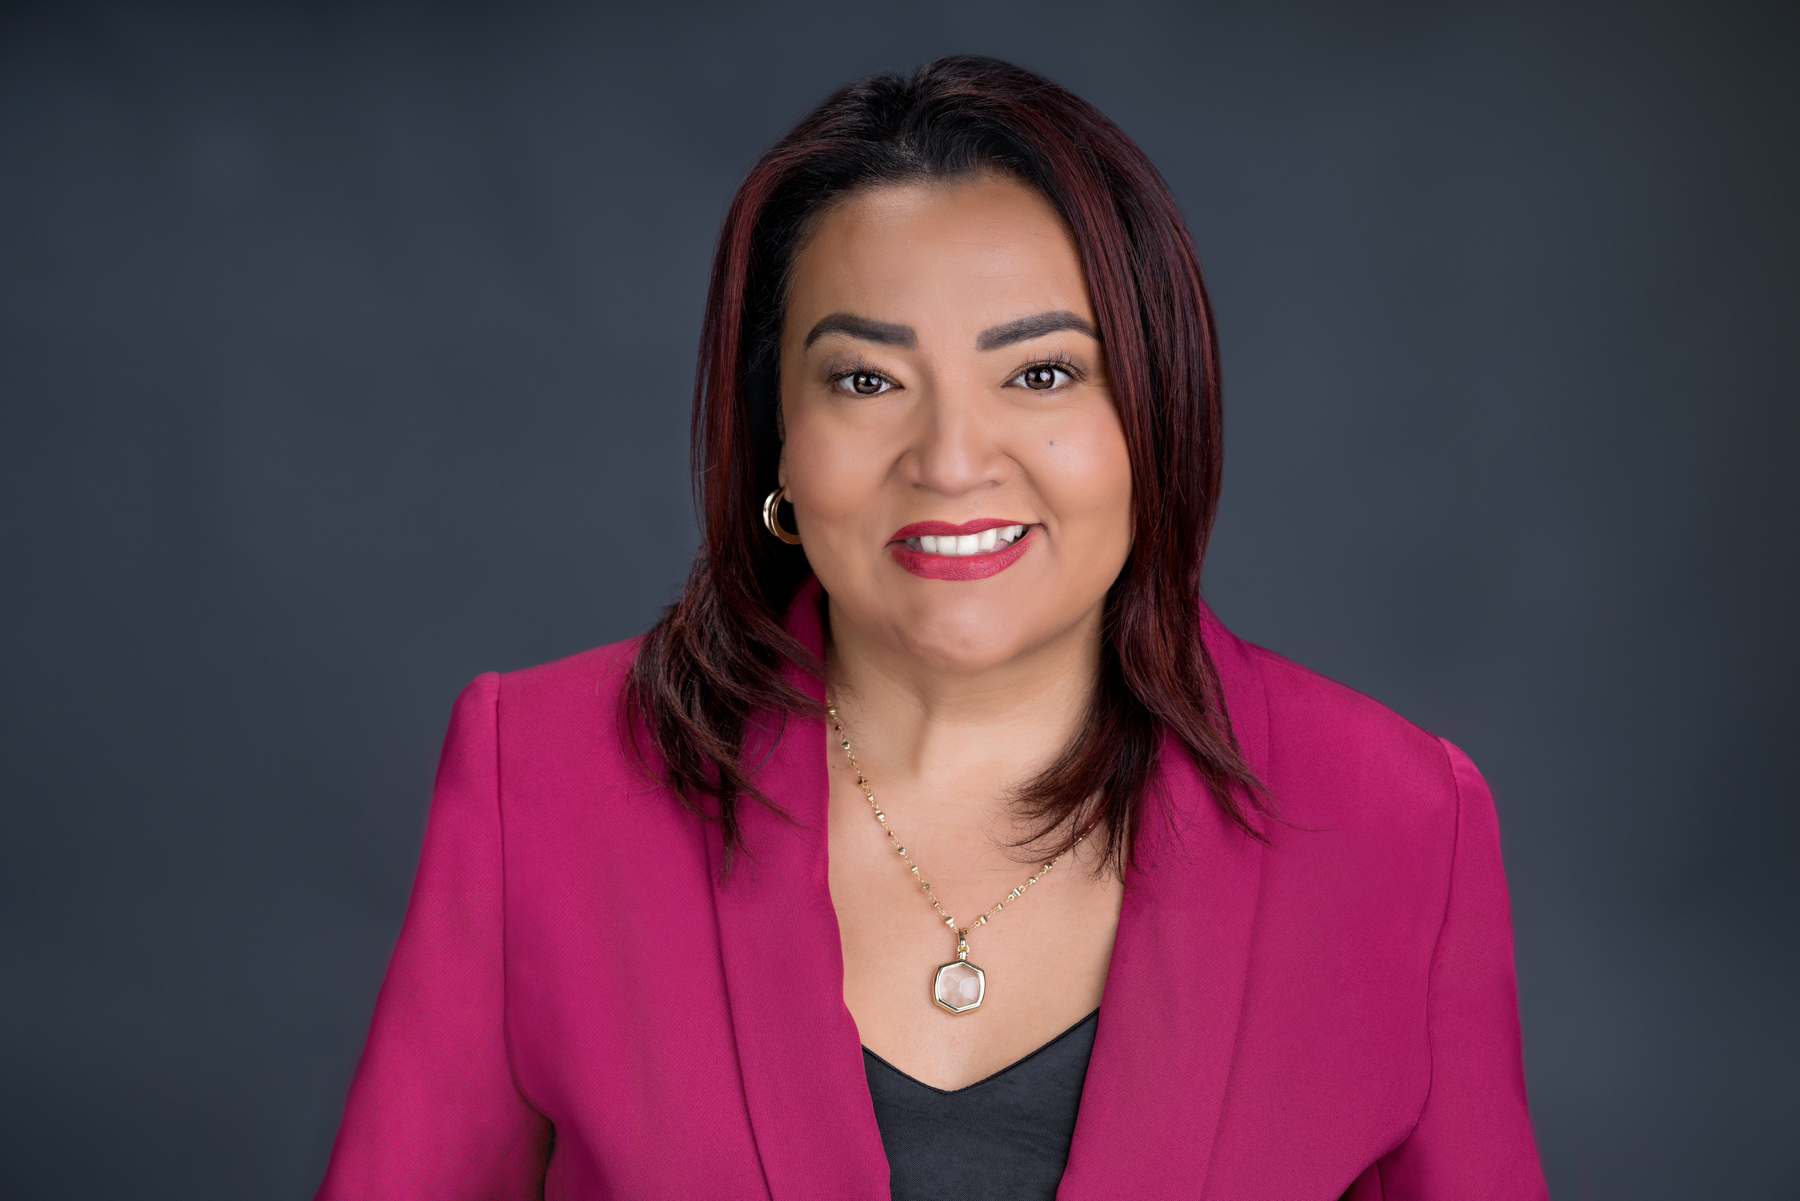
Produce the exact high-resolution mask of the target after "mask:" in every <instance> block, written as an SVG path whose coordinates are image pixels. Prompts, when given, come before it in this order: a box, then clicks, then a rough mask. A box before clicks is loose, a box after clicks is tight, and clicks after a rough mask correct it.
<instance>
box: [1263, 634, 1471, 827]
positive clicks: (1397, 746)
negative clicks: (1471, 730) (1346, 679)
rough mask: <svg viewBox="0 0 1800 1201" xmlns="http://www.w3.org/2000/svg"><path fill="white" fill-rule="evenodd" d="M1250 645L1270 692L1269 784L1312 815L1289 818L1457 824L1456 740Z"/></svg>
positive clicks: (1267, 651) (1385, 823) (1381, 822)
mask: <svg viewBox="0 0 1800 1201" xmlns="http://www.w3.org/2000/svg"><path fill="white" fill-rule="evenodd" d="M1243 646H1244V651H1245V654H1246V656H1247V658H1248V659H1249V660H1250V661H1251V662H1252V663H1254V664H1255V666H1256V668H1257V671H1258V674H1259V675H1260V676H1261V679H1262V685H1263V690H1264V695H1265V697H1266V698H1267V704H1268V713H1269V733H1268V737H1269V774H1270V777H1271V778H1270V779H1269V780H1268V781H1267V783H1269V784H1270V785H1271V786H1272V787H1273V790H1274V791H1275V793H1276V794H1277V796H1278V797H1280V798H1282V799H1283V800H1289V801H1291V802H1292V804H1293V805H1294V806H1295V807H1296V809H1297V810H1301V809H1303V810H1304V811H1305V816H1304V817H1303V816H1301V814H1300V813H1299V812H1297V811H1296V812H1293V813H1290V814H1287V816H1290V817H1294V818H1297V819H1299V820H1301V821H1303V822H1310V821H1313V820H1317V819H1319V818H1326V819H1327V820H1328V821H1329V822H1330V823H1331V824H1336V823H1337V822H1340V821H1345V822H1353V823H1355V822H1360V821H1373V822H1376V823H1378V824H1382V825H1388V824H1389V823H1395V822H1398V823H1399V824H1400V825H1407V824H1412V823H1413V822H1418V821H1421V820H1423V821H1425V822H1426V823H1427V824H1430V825H1437V824H1439V822H1440V821H1449V822H1454V820H1455V812H1456V807H1457V802H1458V780H1457V773H1456V771H1455V763H1454V760H1453V757H1452V755H1453V750H1454V748H1452V747H1451V745H1450V744H1449V743H1448V742H1445V741H1444V740H1443V739H1441V738H1439V737H1437V736H1436V735H1434V734H1432V733H1430V732H1429V731H1427V730H1424V729H1422V728H1420V727H1419V726H1417V725H1415V724H1414V723H1413V722H1411V721H1408V720H1407V719H1406V718H1404V717H1402V716H1400V715H1399V714H1398V713H1395V712H1394V711H1393V710H1392V709H1390V708H1388V707H1387V706H1386V705H1383V704H1382V703H1381V702H1380V701H1377V700H1375V699H1374V698H1373V697H1370V696H1367V695H1365V694H1363V693H1361V692H1358V691H1357V690H1355V689H1354V688H1351V687H1349V686H1347V685H1345V684H1341V683H1339V682H1338V681H1336V680H1333V679H1331V678H1329V677H1327V676H1324V675H1321V674H1320V673H1318V672H1316V671H1313V670H1312V669H1310V668H1307V667H1303V666H1301V665H1300V664H1298V663H1295V662H1294V661H1293V660H1291V659H1288V658H1285V657H1283V656H1281V655H1278V654H1276V653H1275V652H1273V651H1271V650H1268V649H1266V648H1264V647H1260V646H1255V645H1253V644H1250V643H1244V644H1243ZM1454 754H1455V755H1457V756H1460V755H1461V752H1460V751H1454ZM1463 762H1464V763H1467V759H1466V757H1464V758H1463ZM1469 771H1470V772H1471V773H1472V772H1473V765H1469Z"/></svg>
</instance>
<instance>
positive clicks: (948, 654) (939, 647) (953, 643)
mask: <svg viewBox="0 0 1800 1201" xmlns="http://www.w3.org/2000/svg"><path fill="white" fill-rule="evenodd" d="M909 609H910V611H909V612H906V613H901V614H896V615H895V616H894V618H893V623H892V624H893V628H894V630H895V631H896V632H897V634H898V635H899V639H900V643H901V645H902V647H903V648H904V649H905V651H906V652H907V654H909V655H910V656H912V657H913V658H914V659H917V660H918V661H919V662H920V663H921V664H923V665H925V666H926V667H929V668H930V669H932V670H933V671H941V672H948V673H953V674H957V675H964V674H968V675H973V674H976V673H979V672H983V671H988V670H991V669H992V668H995V667H999V666H1001V665H1002V664H1005V663H1007V662H1009V661H1010V660H1013V659H1016V658H1018V657H1019V656H1020V655H1021V654H1023V653H1025V652H1026V651H1027V650H1029V649H1030V648H1031V647H1033V646H1035V645H1037V644H1039V643H1040V642H1043V641H1047V640H1048V637H1053V636H1054V633H1053V632H1048V631H1045V630H1044V629H1043V627H1044V626H1046V625H1055V624H1056V623H1054V622H1051V621H1048V620H1045V618H1047V616H1048V615H1044V617H1043V618H1039V617H1038V615H1036V614H1032V613H1030V612H1029V611H1028V609H1027V607H1026V606H1023V605H1015V604H1007V603H1005V602H1004V601H1002V600H1001V599H1000V598H998V597H992V598H987V597H984V598H980V599H979V600H977V599H976V598H969V599H968V600H961V601H957V602H955V603H935V598H934V602H928V603H927V604H924V605H920V606H917V607H909ZM1034 618H1037V619H1036V620H1034ZM1033 633H1037V634H1044V635H1047V636H1046V637H1032V636H1031V635H1032V634H1033Z"/></svg>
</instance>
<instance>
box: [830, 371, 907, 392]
mask: <svg viewBox="0 0 1800 1201" xmlns="http://www.w3.org/2000/svg"><path fill="white" fill-rule="evenodd" d="M837 386H838V390H839V391H841V392H848V393H850V394H851V395H852V396H880V395H881V394H882V393H883V392H886V391H887V390H888V389H889V388H891V387H893V385H892V384H890V383H889V382H888V381H887V379H886V378H885V377H883V376H879V375H876V374H875V373H874V372H873V371H852V372H850V373H849V374H847V375H840V376H838V377H837Z"/></svg>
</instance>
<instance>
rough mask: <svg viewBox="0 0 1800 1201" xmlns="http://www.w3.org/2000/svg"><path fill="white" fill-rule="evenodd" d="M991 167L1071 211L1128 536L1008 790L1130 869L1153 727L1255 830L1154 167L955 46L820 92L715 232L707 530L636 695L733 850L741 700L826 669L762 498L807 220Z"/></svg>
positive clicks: (1188, 273) (1183, 325) (1165, 194)
mask: <svg viewBox="0 0 1800 1201" xmlns="http://www.w3.org/2000/svg"><path fill="white" fill-rule="evenodd" d="M980 172H1000V173H1004V174H1006V175H1009V176H1011V177H1013V178H1016V179H1018V180H1020V181H1022V182H1024V183H1026V184H1028V185H1029V186H1031V187H1034V188H1036V189H1037V190H1038V191H1039V192H1041V193H1042V194H1043V195H1044V196H1045V197H1046V198H1048V200H1049V201H1050V203H1051V204H1052V205H1053V206H1055V208H1056V209H1057V211H1058V212H1059V213H1061V214H1062V217H1063V219H1064V220H1065V221H1067V223H1068V225H1069V228H1070V230H1071V231H1072V232H1073V234H1074V238H1075V244H1076V246H1077V247H1078V248H1079V250H1080V253H1081V258H1082V263H1083V265H1084V266H1085V268H1086V270H1087V279H1088V287H1089V290H1090V292H1091V294H1092V297H1093V303H1094V311H1095V314H1096V315H1097V317H1098V319H1099V325H1100V335H1101V340H1102V342H1103V344H1104V346H1105V348H1106V356H1107V363H1108V366H1109V370H1110V376H1111V380H1112V386H1113V395H1114V397H1115V403H1116V404H1117V405H1118V409H1119V418H1120V421H1121V422H1122V424H1123V426H1124V430H1125V443H1126V446H1127V448H1128V450H1129V454H1130V458H1131V481H1132V503H1133V524H1134V533H1133V542H1132V548H1131V554H1130V557H1129V559H1128V560H1127V561H1126V564H1125V567H1124V570H1123V571H1121V572H1120V574H1119V578H1118V580H1117V581H1115V582H1114V584H1113V586H1112V588H1111V590H1110V591H1109V592H1108V594H1107V598H1106V613H1105V623H1104V647H1103V650H1102V656H1101V673H1100V681H1099V685H1098V687H1097V689H1096V691H1095V695H1094V697H1093V702H1092V705H1091V707H1090V709H1089V711H1088V716H1087V719H1086V722H1085V724H1084V726H1083V727H1082V729H1081V730H1080V732H1079V733H1078V734H1077V735H1076V737H1075V738H1074V740H1073V741H1072V742H1071V743H1070V744H1069V746H1068V748H1067V749H1066V750H1065V751H1064V752H1063V754H1062V756H1061V757H1060V758H1059V759H1058V760H1057V761H1056V762H1055V763H1053V764H1052V765H1051V766H1050V767H1049V768H1048V769H1047V770H1046V771H1045V772H1044V773H1043V774H1042V775H1041V776H1039V777H1038V778H1037V779H1035V780H1033V781H1031V782H1029V783H1028V784H1026V785H1025V786H1023V788H1022V789H1021V790H1020V795H1019V797H1018V803H1019V804H1020V805H1021V807H1022V809H1023V811H1024V812H1025V813H1027V814H1028V815H1030V816H1031V818H1032V819H1033V820H1034V821H1035V822H1036V823H1037V828H1038V829H1039V830H1040V831H1041V833H1042V835H1043V836H1044V837H1045V838H1047V839H1048V842H1047V843H1044V844H1041V845H1040V846H1039V847H1038V852H1039V853H1040V854H1043V855H1049V854H1054V853H1056V852H1057V851H1060V850H1061V849H1062V848H1063V847H1065V846H1066V845H1067V844H1068V843H1069V842H1070V841H1071V840H1072V839H1073V837H1074V835H1075V832H1076V831H1077V830H1079V829H1082V828H1085V827H1086V826H1087V825H1088V824H1089V823H1091V822H1092V821H1093V820H1094V819H1095V818H1098V817H1101V816H1104V817H1105V818H1106V819H1107V825H1106V830H1107V837H1108V844H1107V851H1108V855H1109V861H1110V862H1111V863H1112V864H1113V865H1114V866H1116V867H1122V866H1123V864H1124V862H1125V861H1126V859H1127V858H1128V856H1129V853H1130V848H1131V842H1132V833H1133V832H1134V831H1135V830H1136V829H1137V828H1138V827H1139V824H1140V822H1139V817H1140V807H1141V806H1142V805H1143V804H1144V803H1145V800H1146V794H1147V792H1148V789H1149V785H1150V783H1151V782H1152V781H1153V780H1154V779H1155V773H1156V766H1157V759H1158V755H1159V753H1161V751H1162V749H1163V744H1164V742H1165V740H1168V741H1172V742H1173V743H1174V744H1177V745H1178V746H1179V748H1180V749H1181V751H1182V752H1184V753H1186V754H1187V755H1188V756H1190V757H1191V758H1192V759H1193V762H1194V764H1195V766H1196V767H1197V768H1198V770H1199V772H1200V774H1201V776H1202V777H1203V778H1204V779H1205V780H1206V782H1207V784H1208V785H1209V786H1210V787H1211V791H1212V795H1213V798H1214V799H1215V801H1216V802H1217V803H1218V805H1219V806H1220V807H1221V808H1222V809H1223V810H1224V811H1225V813H1226V814H1227V815H1229V816H1230V818H1231V820H1232V821H1234V822H1236V823H1237V824H1238V825H1239V826H1241V827H1242V828H1243V829H1244V830H1246V831H1247V832H1248V833H1250V834H1251V835H1252V836H1255V837H1260V834H1259V833H1258V831H1257V829H1256V827H1255V825H1254V824H1253V823H1252V816H1253V814H1252V811H1253V810H1257V809H1260V808H1261V807H1262V801H1261V799H1260V798H1261V793H1260V790H1259V788H1258V786H1257V783H1256V781H1255V779H1254V777H1253V776H1252V774H1251V772H1250V769H1249V768H1248V766H1247V765H1246V764H1245V762H1244V760H1243V757H1242V756H1241V755H1240V753H1239V751H1238V747H1237V743H1236V740H1235V739H1234V738H1233V736H1232V733H1231V725H1230V721H1229V719H1228V718H1227V716H1226V714H1225V709H1224V706H1223V704H1222V703H1221V699H1220V693H1219V683H1218V673H1217V671H1216V670H1215V669H1214V667H1213V663H1212V661H1211V659H1210V658H1209V657H1208V655H1207V653H1206V649H1205V648H1204V647H1203V646H1202V645H1201V642H1200V628H1199V621H1198V618H1197V613H1196V603H1197V600H1198V596H1199V588H1200V565H1201V561H1202V559H1203V558H1204V556H1205V553H1206V541H1207V536H1208V534H1209V533H1210V531H1211V529H1212V522H1213V516H1214V514H1215V513H1216V511H1217V509H1218V499H1219V474H1220V451H1221V447H1220V439H1221V432H1222V430H1221V424H1222V422H1221V415H1220V407H1219V367H1218V362H1219V356H1218V345H1217V340H1216V338H1215V336H1214V332H1213V322H1212V310H1211V307H1210V305H1209V304H1208V302H1207V298H1206V285H1205V283H1204V282H1203V281H1202V279H1201V276H1200V263H1199V259H1198V257H1197V256H1196V255H1195V253H1194V244H1193V240H1192V239H1191V238H1190V237H1189V235H1188V231H1187V225H1186V223H1185V222H1184V221H1183V220H1182V217H1181V210H1180V209H1179V207H1178V206H1177V205H1176V203H1175V198H1174V196H1173V195H1171V194H1170V192H1169V189H1168V185H1167V184H1165V183H1164V182H1163V179H1162V176H1161V175H1159V174H1158V173H1157V171H1156V168H1155V167H1153V166H1152V165H1151V164H1150V160H1149V159H1147V158H1146V157H1144V153H1143V152H1142V151H1141V150H1139V149H1138V148H1137V146H1136V145H1135V144H1133V142H1132V141H1131V139H1130V138H1128V137H1126V136H1125V134H1124V132H1123V131H1121V130H1120V129H1119V127H1118V126H1116V125H1114V124H1113V123H1112V122H1111V121H1109V120H1107V119H1106V118H1105V117H1104V116H1102V115H1101V114H1100V112H1099V111H1098V110H1097V109H1095V108H1094V107H1093V106H1092V105H1090V104H1088V103H1086V102H1085V101H1083V100H1082V99H1081V98H1079V97H1078V96H1075V95H1074V94H1073V93H1071V92H1069V91H1068V90H1066V89H1064V88H1061V87H1058V86H1057V85H1056V84H1054V83H1051V82H1050V81H1049V80H1047V79H1044V78H1042V77H1041V76H1038V75H1034V74H1032V73H1031V72H1029V71H1026V70H1023V69H1021V68H1019V67H1015V66H1011V65H1009V64H1007V63H1002V62H997V61H995V60H993V59H986V58H968V57H958V58H944V59H939V60H938V61H936V62H934V63H931V64H929V65H927V66H924V67H921V68H920V69H919V70H918V71H916V72H915V73H914V74H913V75H912V76H911V77H910V78H903V77H900V76H893V75H878V76H873V77H871V78H868V79H864V80H861V81H859V82H857V83H853V84H851V85H850V86H849V87H847V88H845V89H843V90H842V91H840V92H838V93H837V94H836V95H834V96H832V97H831V98H830V99H829V100H826V101H825V103H823V104H821V105H820V106H819V107H818V108H817V109H815V110H813V112H812V113H811V114H810V115H809V116H807V117H806V119H805V120H803V121H801V122H800V124H799V125H797V126H796V127H795V128H794V130H793V131H792V132H791V133H789V134H788V135H787V136H786V137H784V138H782V139H781V141H780V142H778V143H776V145H775V146H774V148H773V149H771V150H770V151H769V152H768V153H767V154H765V155H764V156H763V157H762V160H761V161H760V162H758V163H757V164H756V166H755V168H754V169H753V170H752V171H751V172H750V175H749V178H747V179H746V180H745V181H744V184H743V186H742V187H741V188H739V189H738V194H737V198H736V199H735V200H734V201H733V202H732V205H731V211H730V212H729V213H728V214H727V215H726V218H725V228H724V231H723V232H722V233H721V234H720V236H719V247H718V253H717V256H716V257H715V259H714V260H713V272H712V286H711V289H710V291H709V292H708V295H707V302H706V321H705V325H704V327H703V330H702V333H701V339H700V364H699V378H698V381H697V383H696V387H695V397H694V419H693V472H694V490H695V503H696V506H697V508H698V510H699V514H700V525H701V532H702V547H701V551H700V554H699V555H698V557H697V558H696V560H695V563H694V567H693V571H692V573H691V574H690V575H689V577H688V581H687V587H686V590H685V592H684V593H683V595H682V597H681V599H680V600H679V601H678V602H676V603H675V604H674V605H672V606H671V607H670V608H669V609H668V611H667V612H666V613H664V615H663V617H662V619H661V620H660V621H659V622H658V623H657V624H656V626H655V628H654V629H652V630H651V631H650V633H649V634H648V635H647V636H646V637H645V639H644V641H643V645H642V647H641V648H640V650H639V652H638V658H637V662H636V665H635V667H634V668H633V670H632V673H631V677H630V680H629V682H628V684H627V701H628V705H627V709H626V712H627V713H628V714H629V715H630V719H631V720H632V724H633V727H634V728H636V729H639V730H641V731H642V732H643V733H644V734H646V735H647V736H648V739H649V741H650V744H651V748H653V749H654V751H655V752H656V756H657V757H658V758H660V760H661V763H662V772H663V775H664V778H665V779H666V780H667V782H668V784H669V786H670V787H671V788H672V789H674V791H675V792H676V793H677V794H678V795H679V796H680V797H681V798H682V799H683V800H684V802H685V803H687V804H688V805H690V806H692V807H694V808H695V809H697V810H699V811H701V812H705V813H708V814H709V815H710V816H713V817H716V818H717V819H718V820H719V821H720V822H721V823H722V825H723V829H724V834H725V840H726V846H727V848H729V849H732V850H735V849H738V847H739V843H740V828H739V821H738V805H739V803H740V801H741V799H742V798H744V797H750V798H753V799H755V800H757V801H760V802H762V803H764V804H771V805H774V804H775V802H773V801H771V800H770V799H769V798H767V797H765V796H763V795H762V794H761V793H760V792H759V791H758V790H757V789H756V788H755V787H754V785H753V784H752V783H751V780H750V771H751V770H753V769H751V768H749V767H747V766H746V765H745V764H744V762H743V761H742V756H743V744H744V736H745V730H746V727H747V725H748V723H749V721H750V719H751V717H752V715H753V714H755V713H757V712H759V711H762V712H771V711H772V712H774V713H784V712H791V713H799V714H816V713H817V709H818V706H817V705H816V703H815V702H814V701H812V700H811V699H810V698H809V697H807V696H805V695H804V694H803V693H801V692H799V691H798V690H796V689H795V688H793V687H792V686H791V685H789V684H788V683H787V682H786V681H785V680H784V679H783V677H782V667H783V665H784V664H785V663H790V662H792V663H799V664H801V665H802V666H804V667H805V668H806V669H807V670H810V671H816V672H822V671H823V668H822V666H821V665H820V664H819V663H817V662H816V661H814V660H813V658H812V656H811V654H810V653H809V652H808V651H807V650H806V649H805V648H803V647H802V646H801V645H800V644H799V643H798V642H797V641H796V640H795V639H794V638H793V637H792V636H791V635H789V634H788V633H787V631H786V629H785V628H784V627H783V624H782V618H783V615H784V613H785V612H786V610H787V606H788V605H789V604H790V603H791V602H792V601H793V599H794V596H795V594H796V593H797V592H798V591H799V589H800V588H801V586H802V585H803V584H805V582H806V581H807V579H808V577H809V576H810V574H811V572H810V569H809V568H808V566H807V562H806V557H805V554H804V553H803V552H802V550H801V549H800V548H799V547H795V546H787V545H785V544H783V543H781V542H778V541H777V540H776V539H774V538H772V537H770V536H769V534H768V533H767V532H766V531H765V530H764V528H763V524H762V518H761V505H762V501H763V497H764V496H765V495H767V494H768V493H769V492H770V491H771V490H772V489H774V487H775V473H776V464H777V460H778V458H779V456H780V451H781V447H780V439H779V433H778V429H779V426H778V421H777V411H778V406H779V404H780V396H779V387H778V383H777V381H778V379H779V367H780V364H779V345H780V336H781V325H782V318H783V310H784V306H785V300H786V287H787V276H788V271H789V268H790V266H791V264H792V261H793V258H794V255H795V253H796V252H797V250H798V248H799V245H800V243H801V241H802V239H803V238H804V237H805V235H806V233H807V231H808V229H809V227H810V223H811V222H813V221H815V220H816V219H817V218H818V216H819V215H820V214H822V213H823V212H824V210H825V209H826V208H827V207H828V206H830V205H831V204H833V203H834V202H836V201H838V200H841V199H842V198H844V197H845V196H846V195H848V194H850V193H852V192H857V191H860V190H863V189H867V188H871V187H878V186H881V185H885V184H897V183H905V182H912V181H918V180H924V179H942V178H953V177H957V176H965V175H969V174H975V173H980ZM776 807H777V808H779V806H776Z"/></svg>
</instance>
